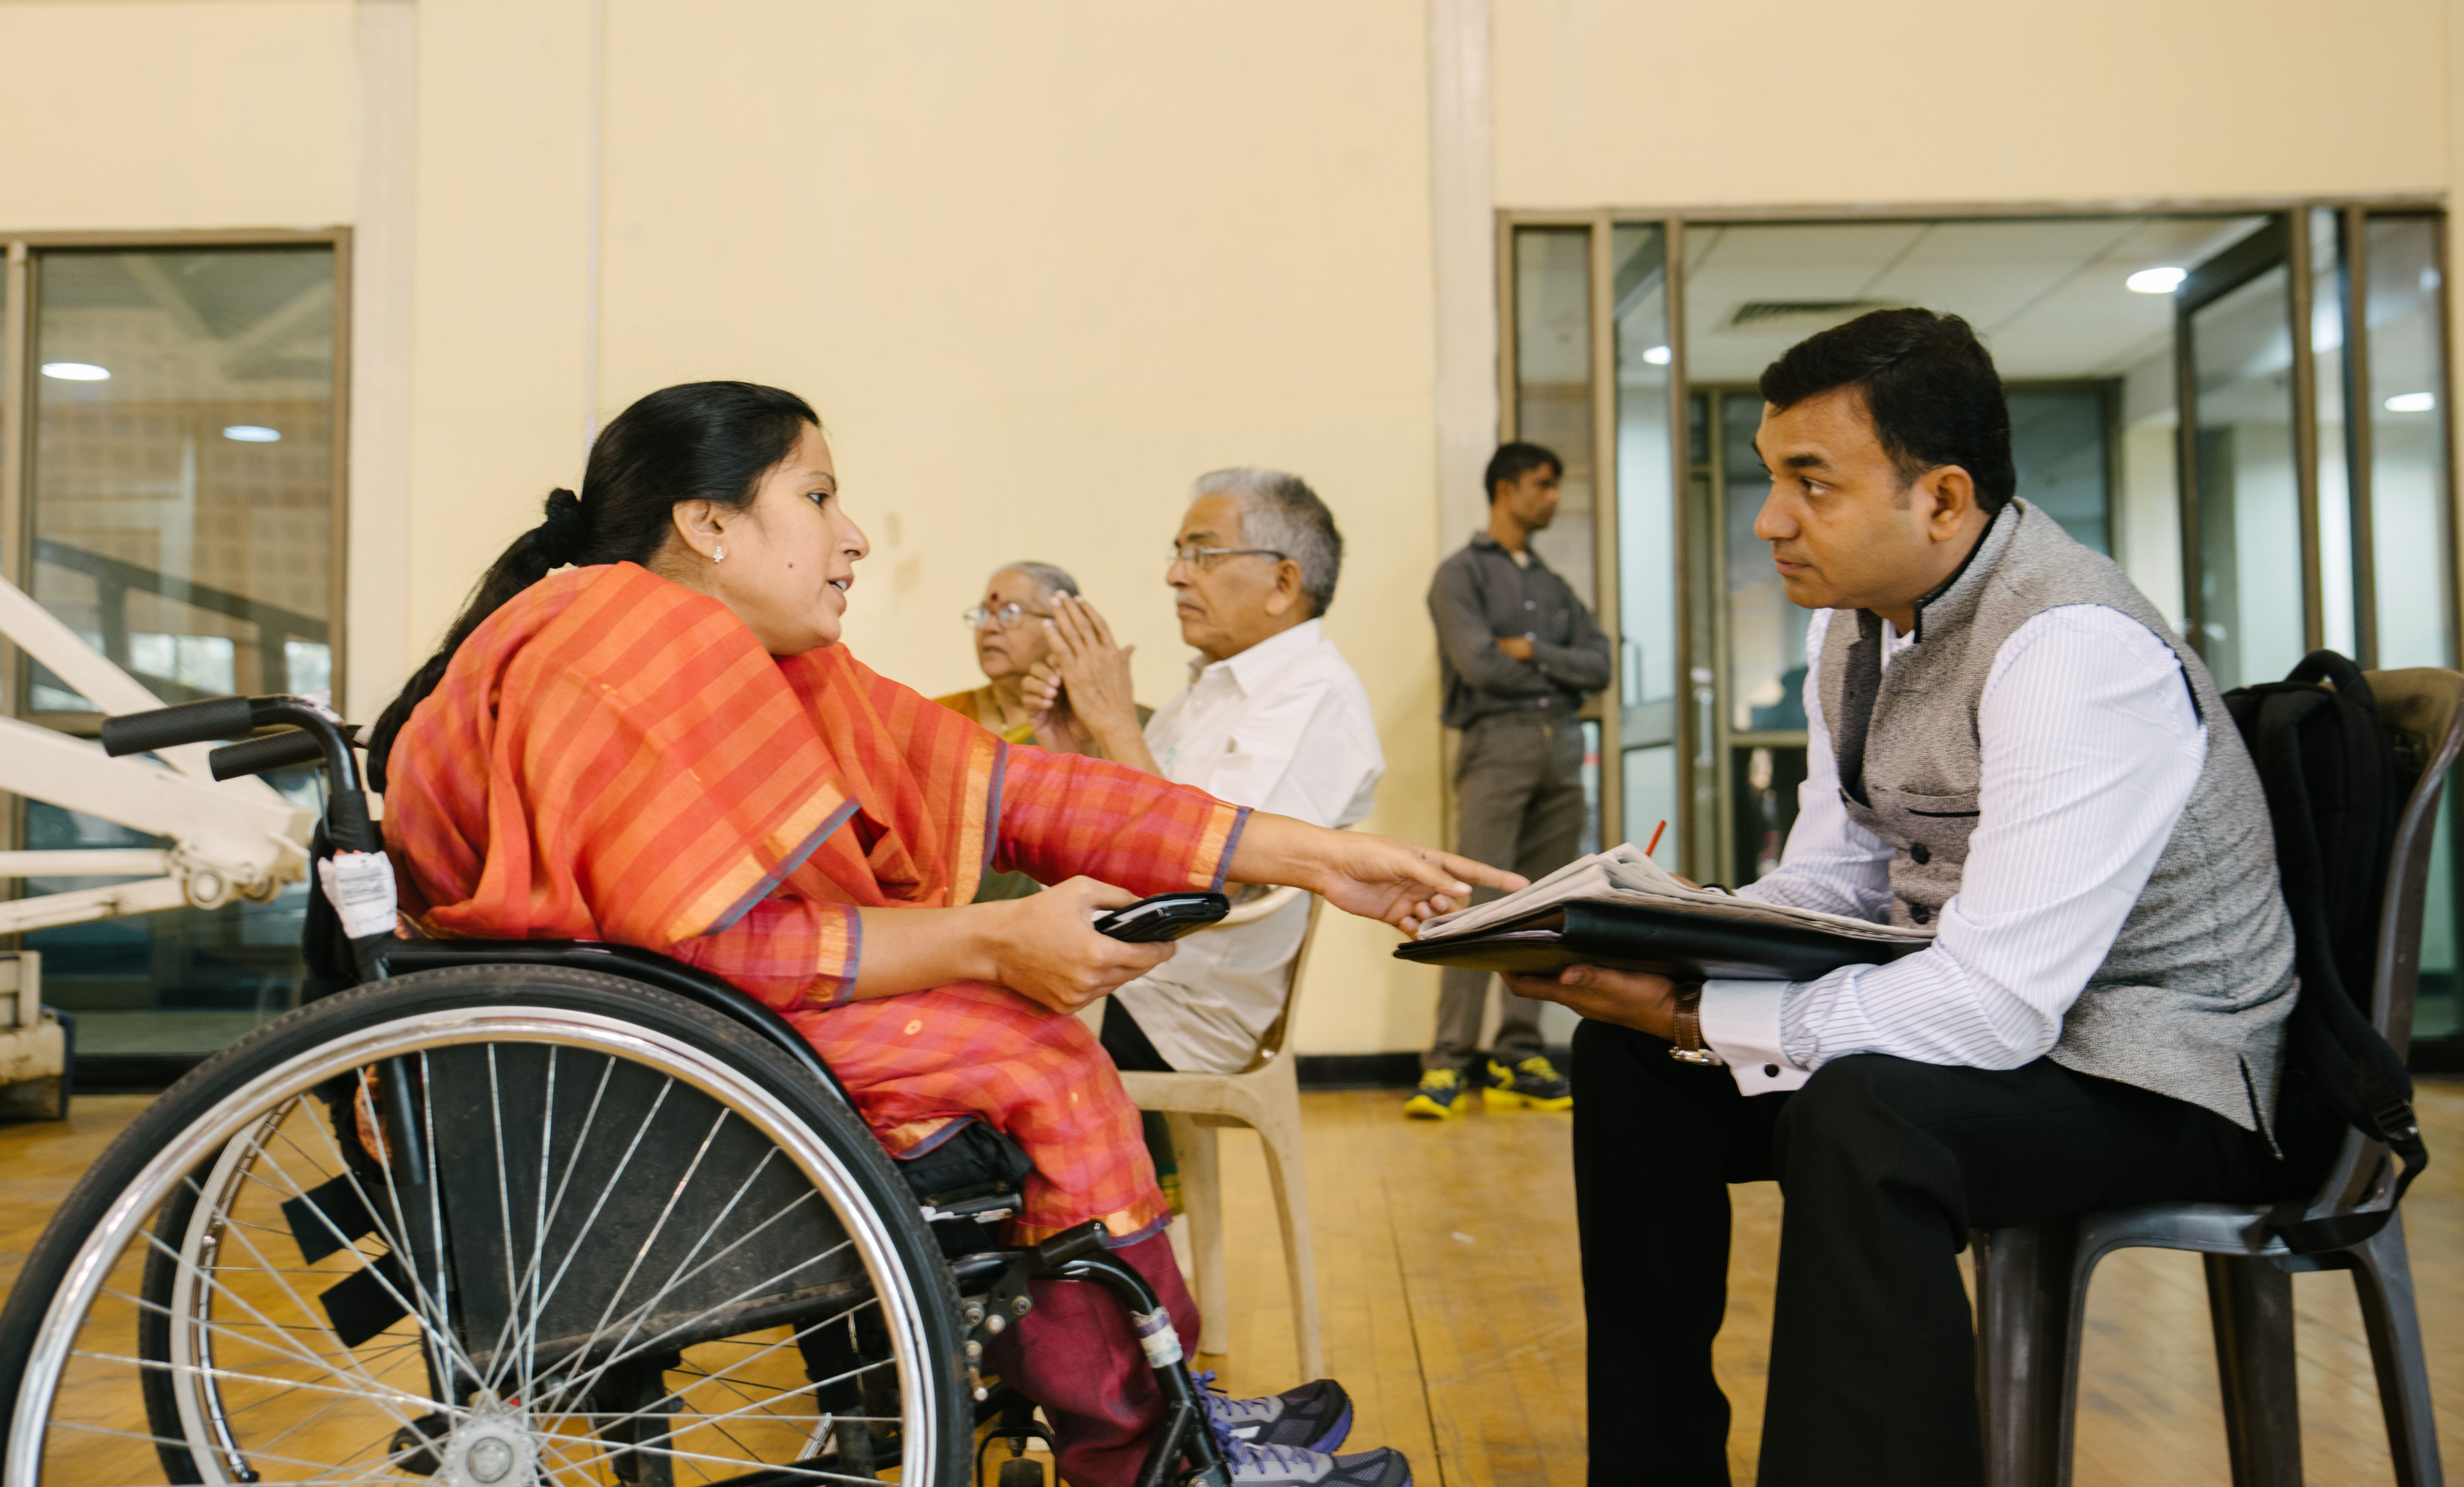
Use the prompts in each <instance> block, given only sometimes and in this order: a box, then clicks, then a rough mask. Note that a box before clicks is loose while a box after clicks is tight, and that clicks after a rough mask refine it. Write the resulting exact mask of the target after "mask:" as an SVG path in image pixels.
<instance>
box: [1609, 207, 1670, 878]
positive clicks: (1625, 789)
mask: <svg viewBox="0 0 2464 1487" xmlns="http://www.w3.org/2000/svg"><path fill="white" fill-rule="evenodd" d="M1610 264H1611V278H1610V285H1611V293H1612V295H1613V296H1614V297H1615V299H1614V303H1613V305H1612V307H1611V308H1612V323H1613V324H1614V325H1615V327H1616V335H1617V628H1616V630H1615V631H1614V632H1613V633H1615V634H1616V636H1617V687H1616V691H1615V693H1614V694H1613V695H1614V697H1615V698H1616V699H1617V734H1616V738H1617V762H1618V779H1619V782H1620V786H1621V788H1620V789H1619V791H1618V801H1619V806H1620V810H1621V811H1622V813H1623V816H1624V820H1623V821H1622V822H1621V823H1618V825H1619V827H1620V828H1621V830H1620V832H1618V833H1617V834H1618V835H1619V836H1620V837H1621V839H1623V840H1625V841H1630V842H1632V843H1634V844H1635V845H1636V846H1638V847H1644V848H1648V849H1649V850H1650V851H1651V853H1652V854H1653V856H1654V857H1655V858H1656V859H1657V860H1658V861H1659V862H1660V863H1661V865H1662V866H1663V867H1667V868H1670V869H1678V868H1680V867H1681V866H1682V865H1683V860H1684V858H1683V842H1684V839H1685V832H1684V829H1683V819H1684V812H1683V810H1682V809H1681V806H1680V801H1681V799H1682V796H1681V793H1680V792H1681V790H1682V788H1683V785H1682V783H1681V782H1682V779H1683V773H1684V771H1683V767H1682V763H1683V761H1682V757H1681V754H1680V750H1681V749H1683V746H1684V744H1683V740H1682V739H1681V738H1680V736H1679V735H1680V733H1681V731H1682V730H1681V728H1680V724H1679V707H1678V685H1677V679H1678V677H1679V675H1680V672H1681V669H1680V664H1679V659H1680V658H1679V654H1678V652H1679V644H1680V641H1679V635H1678V622H1677V616H1678V608H1679V606H1678V595H1679V589H1680V578H1679V574H1678V567H1677V532H1678V522H1677V499H1676V477H1675V473H1676V467H1675V464H1674V462H1673V461H1674V459H1675V455H1676V450H1675V447H1674V443H1673V441H1672V439H1671V437H1670V431H1669V422H1670V417H1671V414H1672V412H1673V411H1674V405H1673V404H1672V403H1671V402H1670V385H1671V382H1672V380H1673V379H1672V377H1671V373H1672V372H1673V371H1674V369H1675V367H1674V362H1675V352H1674V350H1673V349H1672V347H1671V344H1670V336H1669V328H1668V253H1667V236H1666V233H1664V232H1663V231H1662V230H1661V228H1658V227H1647V226H1637V225H1625V226H1620V227H1618V228H1617V230H1616V232H1615V233H1613V234H1612V236H1611V239H1610Z"/></svg>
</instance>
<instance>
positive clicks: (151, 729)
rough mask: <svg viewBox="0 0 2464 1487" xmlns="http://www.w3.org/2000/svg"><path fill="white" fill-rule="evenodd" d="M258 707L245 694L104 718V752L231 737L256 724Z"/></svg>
mask: <svg viewBox="0 0 2464 1487" xmlns="http://www.w3.org/2000/svg"><path fill="white" fill-rule="evenodd" d="M254 713H255V708H254V705H253V702H252V700H251V699H248V698H244V697H214V698H208V699H206V700H204V701H202V702H183V703H181V704H180V705H179V706H177V707H158V708H156V709H154V710H153V711H152V712H150V713H123V714H121V716H120V717H118V718H105V719H104V720H103V721H102V751H103V752H104V753H106V754H109V755H112V756H113V757H114V758H118V757H119V756H121V755H123V754H143V753H145V752H147V751H149V750H152V749H158V748H171V747H174V746H176V745H178V744H182V743H210V742H212V741H213V740H215V739H227V738H231V736H233V735H234V734H241V733H246V732H248V731H249V730H250V729H252V728H253V727H255V726H256V720H255V716H254Z"/></svg>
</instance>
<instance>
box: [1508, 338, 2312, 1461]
mask: <svg viewBox="0 0 2464 1487" xmlns="http://www.w3.org/2000/svg"><path fill="white" fill-rule="evenodd" d="M1762 393H1763V399H1764V405H1765V406H1764V411H1763V422H1762V428H1761V430H1760V432H1759V433H1758V435H1757V437H1756V439H1755V447H1756V449H1757V451H1758V452H1759V453H1760V455H1761V456H1762V459H1763V463H1764V465H1765V466H1766V467H1767V468H1768V469H1769V470H1770V471H1771V495H1770V497H1769V498H1768V499H1766V501H1765V502H1764V505H1763V509H1762V513H1761V515H1760V517H1759V519H1758V520H1757V521H1756V523H1755V535H1757V536H1758V537H1761V538H1762V539H1763V540H1765V541H1767V542H1769V543H1770V544H1771V559H1772V562H1773V564H1774V565H1775V566H1776V567H1777V568H1778V571H1779V574H1780V579H1781V582H1782V584H1783V585H1784V586H1785V587H1786V588H1787V591H1788V595H1789V597H1790V599H1792V600H1793V601H1794V602H1795V603H1797V604H1799V605H1802V606H1804V607H1805V608H1807V609H1811V610H1815V611H1816V613H1815V617H1814V620H1813V623H1812V626H1811V628H1810V630H1809V632H1808V634H1807V638H1806V652H1807V655H1809V656H1810V657H1812V662H1811V669H1810V674H1809V675H1808V677H1807V678H1806V683H1805V704H1806V708H1805V710H1806V720H1807V731H1808V735H1809V741H1808V742H1809V749H1808V753H1809V758H1808V778H1807V780H1806V783H1805V786H1804V790H1803V794H1802V796H1801V801H1802V805H1801V813H1800V814H1799V815H1798V817H1797V821H1796V825H1795V828H1794V830H1793V832H1791V833H1790V836H1789V841H1788V848H1787V853H1786V856H1785V857H1784V859H1783V861H1782V864H1781V867H1780V869H1779V871H1778V872H1776V873H1774V874H1772V875H1771V876H1770V877H1765V878H1763V879H1762V880H1761V881H1760V882H1757V883H1755V884H1753V885H1752V886H1751V887H1749V888H1747V889H1744V890H1741V893H1742V894H1743V895H1744V896H1746V897H1749V898H1757V899H1768V900H1771V901H1775V902H1782V903H1791V904H1796V905H1798V906H1801V907H1805V908H1812V909H1821V910H1826V911H1829V912H1832V913H1837V914H1845V915H1852V916H1855V917H1857V918H1860V919H1866V920H1874V921H1889V922H1891V923H1894V924H1899V925H1903V926H1919V927H1924V928H1927V929H1932V930H1934V931H1936V932H1937V933H1936V939H1935V941H1934V943H1933V944H1932V945H1931V946H1930V947H1928V948H1926V949H1925V950H1924V951H1922V952H1920V953H1918V954H1915V955H1911V956H1907V957H1905V958H1903V959H1902V960H1898V961H1895V962H1893V963H1891V964H1890V965H1858V966H1847V967H1843V968H1842V969H1839V970H1837V971H1834V972H1832V973H1830V974H1829V975H1826V976H1823V977H1821V978H1820V979H1818V980H1815V981H1809V982H1800V983H1789V984H1783V983H1778V982H1748V981H1738V982H1723V981H1713V982H1710V983H1707V984H1690V985H1689V984H1682V983H1671V982H1669V981H1667V980H1665V979H1663V978H1661V977H1657V976H1646V975H1639V974H1633V973H1628V972H1621V971H1612V970H1606V969H1603V968H1599V967H1589V966H1576V967H1573V968H1572V969H1570V970H1568V971H1567V972H1566V973H1565V974H1564V975H1563V976H1562V977H1561V978H1559V979H1558V980H1556V981H1547V980H1540V979H1536V978H1517V988H1518V989H1519V990H1522V991H1523V992H1524V994H1526V995H1529V996H1539V997H1547V998H1551V999H1553V1000H1556V1001H1561V1002H1564V1003H1565V1004H1567V1005H1568V1006H1570V1007H1573V1009H1574V1010H1577V1011H1579V1012H1581V1013H1582V1014H1583V1015H1584V1017H1585V1018H1586V1019H1587V1020H1586V1021H1585V1022H1584V1023H1583V1024H1582V1026H1581V1028H1580V1030H1579V1031H1578V1032H1577V1033H1576V1035H1575V1039H1574V1059H1573V1079H1574V1085H1575V1091H1576V1096H1577V1103H1576V1105H1575V1118H1574V1119H1575V1123H1574V1172H1575V1184H1576V1192H1577V1196H1578V1203H1579V1207H1580V1227H1581V1233H1582V1245H1583V1279H1584V1294H1585V1306H1586V1309H1587V1312H1588V1314H1589V1320H1590V1337H1591V1344H1590V1345H1591V1370H1590V1391H1591V1411H1592V1421H1593V1431H1594V1441H1593V1454H1592V1466H1591V1473H1592V1476H1591V1479H1592V1481H1593V1482H1594V1483H1595V1484H1604V1483H1610V1482H1626V1481H1637V1480H1641V1479H1644V1478H1645V1477H1647V1478H1648V1479H1649V1480H1650V1481H1652V1482H1654V1483H1696V1482H1701V1483H1710V1482H1719V1483H1726V1482H1727V1480H1728V1468H1727V1424H1728V1409H1727V1400H1726V1399H1725V1398H1724V1397H1723V1396H1722V1395H1721V1393H1720V1390H1719V1387H1718V1386H1717V1385H1716V1384H1715V1383H1714V1382H1713V1381H1712V1376H1711V1340H1712V1337H1713V1335H1714V1334H1716V1333H1717V1332H1718V1331H1719V1328H1720V1321H1721V1316H1722V1311H1723V1308H1724V1304H1725V1299H1726V1287H1725V1279H1726V1275H1727V1247H1728V1199H1727V1186H1726V1185H1727V1184H1729V1183H1738V1182H1754V1181H1761V1180H1766V1179H1773V1178H1776V1179H1777V1180H1778V1182H1779V1184H1780V1189H1781V1192H1782V1193H1783V1194H1784V1196H1785V1199H1786V1210H1785V1215H1784V1217H1783V1219H1782V1227H1781V1239H1780V1269H1779V1276H1778V1282H1777V1287H1776V1296H1775V1298H1774V1311H1773V1319H1772V1327H1771V1375H1770V1391H1769V1394H1768V1396H1767V1400H1766V1406H1765V1413H1764V1418H1763V1435H1762V1456H1761V1462H1762V1464H1761V1477H1760V1479H1761V1481H1762V1482H1764V1483H1766V1484H1784V1483H1798V1482H1809V1483H1810V1482H1821V1483H1825V1484H1858V1483H1878V1484H1879V1483H1912V1482H1923V1483H1928V1484H1933V1483H1971V1482H1982V1481H1983V1480H1984V1471H1983V1462H1982V1452H1981V1448H1980V1444H1979V1432H1978V1425H1977V1413H1976V1393H1975V1378H1974V1366H1975V1365H1974V1356H1975V1355H1974V1350H1973V1349H1974V1344H1973V1343H1972V1341H1971V1336H1970V1327H1969V1303H1968V1298H1967V1296H1966V1295H1965V1293H1964V1292H1963V1291H1962V1289H1961V1286H1960V1276H1959V1253H1960V1251H1961V1249H1962V1248H1963V1247H1964V1246H1965V1245H1966V1243H1967V1240H1968V1234H1969V1231H1970V1230H1971V1229H1991V1228H1995V1227H1999V1226H2002V1225H2008V1224H2014V1223H2025V1222H2031V1221H2035V1220H2039V1219H2045V1218H2052V1217H2055V1216H2057V1215H2059V1214H2063V1213H2069V1212H2076V1211H2079V1210H2086V1209H2100V1208H2112V1207H2122V1206H2126V1205H2131V1204H2139V1203H2148V1202H2155V1201H2159V1200H2201V1199H2203V1200H2231V1201H2261V1200H2266V1199H2270V1198H2275V1197H2278V1196H2284V1195H2288V1194H2290V1193H2292V1192H2295V1191H2298V1190H2300V1189H2301V1188H2302V1187H2304V1186H2305V1185H2304V1183H2303V1182H2302V1178H2303V1177H2305V1176H2306V1175H2308V1173H2307V1170H2306V1168H2307V1167H2308V1166H2309V1165H2310V1153H2311V1150H2312V1148H2313V1147H2314V1146H2316V1145H2318V1144H2319V1143H2320V1142H2321V1140H2323V1141H2325V1142H2328V1143H2332V1140H2333V1133H2332V1131H2329V1132H2326V1133H2325V1134H2324V1135H2323V1137H2320V1136H2317V1135H2314V1125H2315V1122H2313V1121H2310V1120H2309V1119H2308V1118H2307V1116H2306V1115H2305V1114H2304V1113H2303V1110H2304V1108H2306V1107H2305V1106H2304V1102H2301V1101H2288V1103H2287V1106H2286V1108H2285V1110H2284V1111H2282V1112H2280V1113H2279V1112H2278V1111H2277V1085H2278V1076H2279V1074H2280V1072H2281V1070H2282V1067H2283V1049H2282V1032H2283V1026H2284V1019H2285V1017H2286V1015H2287V1014H2288V1013H2289V1012H2290V1011H2291V1010H2292V1009H2293V1001H2294V996H2295V992H2296V987H2295V983H2294V975H2293V932H2292V928H2291V924H2290V921H2289V920H2288V919H2287V917H2286V914H2285V911H2284V905H2283V900H2282V899H2281V897H2280V895H2279V892H2278V889H2277V875H2276V854H2275V846H2274V841H2273V838H2272V835H2271V833H2270V831H2269V826H2268V816H2267V805H2266V800H2265V798H2264V797H2263V796H2262V794H2261V793H2260V789H2259V784H2258V779H2257V776H2256V774H2255V771H2254V770H2253V768H2252V766H2251V763H2250V758H2249V756H2248V755H2247V754H2246V753H2245V752H2244V751H2243V748H2242V744H2241V737H2240V735H2239V734H2238V733H2237V732H2235V731H2234V728H2233V721H2232V720H2231V719H2230V718H2229V717H2228V716H2227V715H2226V713H2225V710H2224V706H2223V704H2222V702H2221V701H2220V700H2219V699H2218V698H2217V695H2216V690H2215V687H2214V685H2213V683H2212V682H2211V681H2210V679H2209V677H2208V673H2207V669H2206V668H2205V667H2204V666H2202V665H2201V664H2200V662H2199V658H2198V655H2197V654H2196V653H2194V652H2193V651H2191V650H2190V648H2189V646H2188V645H2187V644H2186V643H2184V641H2183V640H2182V639H2181V637H2179V636H2178V635H2176V634H2174V633H2173V632H2172V631H2171V629H2170V628H2168V627H2167V624H2166V623H2165V620H2164V618H2163V616H2161V615H2160V614H2159V613H2158V612H2157V610H2156V609H2155V607H2154V606H2152V605H2150V604H2149V603H2148V602H2147V600H2146V599H2145V597H2143V596H2142V595H2141V594H2140V593H2139V591H2138V590H2137V589H2136V588H2133V587H2132V586H2131V584H2130V581H2129V579H2128V578H2126V577H2125V576H2123V572H2122V570H2121V569H2120V568H2119V567H2117V566H2115V565H2114V564H2113V563H2112V562H2111V561H2109V560H2107V559H2106V558H2104V557H2102V556H2101V555H2100V554H2097V553H2095V552H2092V551H2090V550H2089V549H2087V548H2085V547H2082V546H2081V545H2079V544H2078V543H2076V542H2073V541H2072V540H2071V538H2070V537H2069V536H2068V535H2067V534H2065V533H2064V532H2063V531H2062V529H2061V528H2060V526H2058V525H2057V524H2056V523H2055V522H2053V521H2052V520H2051V519H2050V518H2048V517H2047V516H2045V514H2044V513H2043V512H2041V511H2038V510H2036V509H2035V507H2033V506H2031V505H2029V504H2028V503H2027V502H2026V501H2025V500H2022V499H2016V498H2015V495H2014V491H2013V487H2014V485H2015V483H2016V482H2015V477H2014V476H2013V467H2012V459H2011V432H2010V414H2009V412H2008V411H2007V409H2006V408H2005V406H2004V403H2003V398H2002V387H2001V381H2000V379H1999V377H1998V376H1997V375H1996V374H1995V372H1994V369H1993V363H1992V359H1991V357H1990V356H1989V355H1988V354H1987V353H1986V350H1985V348H1984V347H1983V346H1982V345H1980V344H1978V343H1977V340H1976V337H1975V335H1974V334H1973V333H1972V332H1971V331H1970V330H1969V327H1968V325H1967V324H1966V323H1965V322H1962V321H1960V320H1958V319H1957V318H1955V317H1949V316H1938V315H1935V314H1932V313H1931V312H1928V311H1925V310H1883V311H1878V312H1876V313H1874V314H1871V315H1867V316H1864V317H1862V318H1860V319H1859V320H1856V321H1852V322H1849V323H1847V324H1845V325H1841V326H1839V327H1837V328H1836V329H1833V330H1828V331H1825V332H1823V333H1822V334H1820V335H1818V336H1815V337H1814V338H1812V339H1811V340H1809V341H1806V342H1804V343H1803V344H1799V345H1797V346H1795V347H1794V348H1793V349H1791V350H1790V351H1789V352H1788V353H1787V354H1786V355H1784V356H1782V357H1781V358H1780V359H1779V360H1778V361H1776V362H1774V363H1772V364H1771V366H1770V367H1769V368H1768V369H1767V370H1766V371H1765V372H1764V373H1763V378H1762ZM2288 602H2290V601H2288Z"/></svg>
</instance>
